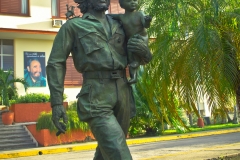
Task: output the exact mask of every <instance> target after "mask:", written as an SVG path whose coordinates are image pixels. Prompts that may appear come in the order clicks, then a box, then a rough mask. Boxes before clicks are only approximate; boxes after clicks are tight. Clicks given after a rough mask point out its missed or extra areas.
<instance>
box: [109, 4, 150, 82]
mask: <svg viewBox="0 0 240 160" xmlns="http://www.w3.org/2000/svg"><path fill="white" fill-rule="evenodd" d="M119 3H120V6H121V8H124V9H125V13H124V14H110V15H111V16H112V17H113V18H114V19H117V20H120V21H121V22H122V24H123V28H124V31H125V34H126V36H127V39H130V38H131V37H133V36H142V37H143V39H144V41H145V43H146V45H148V34H147V31H146V29H145V28H149V27H150V23H151V21H152V17H151V16H146V15H145V14H144V13H143V12H141V11H136V9H137V7H138V0H119ZM128 59H129V73H130V77H131V79H130V80H129V83H130V84H133V83H136V82H137V69H138V67H139V65H140V64H139V61H140V60H139V57H138V56H135V55H134V53H131V52H128Z"/></svg>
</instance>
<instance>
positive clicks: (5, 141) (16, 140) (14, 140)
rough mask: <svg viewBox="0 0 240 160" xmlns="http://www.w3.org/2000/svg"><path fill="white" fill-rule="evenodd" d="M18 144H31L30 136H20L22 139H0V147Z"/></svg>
mask: <svg viewBox="0 0 240 160" xmlns="http://www.w3.org/2000/svg"><path fill="white" fill-rule="evenodd" d="M20 142H33V140H32V139H31V137H30V136H22V137H15V138H12V137H10V138H9V137H4V138H1V139H0V146H1V145H3V144H7V143H20Z"/></svg>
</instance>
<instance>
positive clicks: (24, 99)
mask: <svg viewBox="0 0 240 160" xmlns="http://www.w3.org/2000/svg"><path fill="white" fill-rule="evenodd" d="M66 99H67V95H66V94H64V95H63V100H66ZM42 102H50V95H49V94H44V93H28V94H26V95H23V96H19V97H15V98H14V99H13V100H10V104H16V103H42Z"/></svg>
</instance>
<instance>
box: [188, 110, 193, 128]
mask: <svg viewBox="0 0 240 160" xmlns="http://www.w3.org/2000/svg"><path fill="white" fill-rule="evenodd" d="M188 119H189V124H190V126H191V127H192V126H193V118H192V113H189V114H188Z"/></svg>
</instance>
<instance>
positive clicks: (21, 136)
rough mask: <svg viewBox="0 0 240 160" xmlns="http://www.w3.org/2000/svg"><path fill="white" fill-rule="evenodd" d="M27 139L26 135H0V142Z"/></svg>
mask: <svg viewBox="0 0 240 160" xmlns="http://www.w3.org/2000/svg"><path fill="white" fill-rule="evenodd" d="M27 137H30V136H29V135H28V134H27V133H26V134H7V135H1V134H0V141H1V140H2V139H15V138H27Z"/></svg>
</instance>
